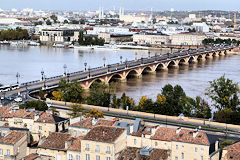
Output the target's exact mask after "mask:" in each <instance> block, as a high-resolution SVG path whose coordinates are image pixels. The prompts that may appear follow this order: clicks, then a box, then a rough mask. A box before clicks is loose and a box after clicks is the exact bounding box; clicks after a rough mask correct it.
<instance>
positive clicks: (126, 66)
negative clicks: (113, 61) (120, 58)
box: [125, 58, 128, 68]
mask: <svg viewBox="0 0 240 160" xmlns="http://www.w3.org/2000/svg"><path fill="white" fill-rule="evenodd" d="M127 61H128V60H127V58H126V60H125V64H126V68H127V67H128V66H127Z"/></svg>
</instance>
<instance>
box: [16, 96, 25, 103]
mask: <svg viewBox="0 0 240 160" xmlns="http://www.w3.org/2000/svg"><path fill="white" fill-rule="evenodd" d="M14 101H15V102H18V103H19V102H22V101H23V100H22V98H21V97H17V98H15V99H14Z"/></svg>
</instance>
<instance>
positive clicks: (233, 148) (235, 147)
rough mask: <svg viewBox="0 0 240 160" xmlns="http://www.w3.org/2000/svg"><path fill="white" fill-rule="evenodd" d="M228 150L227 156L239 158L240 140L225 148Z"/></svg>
mask: <svg viewBox="0 0 240 160" xmlns="http://www.w3.org/2000/svg"><path fill="white" fill-rule="evenodd" d="M223 149H224V150H227V154H226V158H227V159H231V160H239V157H240V142H237V143H234V144H232V145H230V146H227V147H225V148H223Z"/></svg>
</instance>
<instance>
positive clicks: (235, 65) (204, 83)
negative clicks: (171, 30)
mask: <svg viewBox="0 0 240 160" xmlns="http://www.w3.org/2000/svg"><path fill="white" fill-rule="evenodd" d="M151 54H152V55H154V54H155V53H151ZM120 56H122V57H123V58H122V60H123V61H125V60H126V59H128V60H133V59H135V58H136V57H137V58H141V57H147V56H148V51H145V50H119V51H98V52H96V51H78V50H74V49H64V48H51V47H27V48H14V47H10V46H0V57H1V61H0V83H2V84H13V83H16V73H17V72H18V73H19V74H20V79H19V81H20V83H22V82H26V81H31V80H37V79H40V78H41V70H44V72H45V75H46V76H47V77H50V76H55V75H60V74H63V72H64V69H63V65H64V64H66V65H67V71H68V72H74V71H79V70H83V69H84V63H85V62H87V63H88V64H87V67H89V66H90V67H91V68H92V67H99V66H102V65H103V64H104V60H103V58H104V57H105V58H106V62H105V63H106V64H112V63H117V62H119V61H120ZM239 62H240V56H236V55H232V56H227V57H219V58H215V59H213V60H210V61H206V62H205V63H202V64H195V65H190V66H189V67H180V68H179V69H169V70H168V71H157V72H156V73H155V74H145V75H143V76H142V78H131V79H128V80H127V81H126V82H121V83H120V84H119V88H118V90H117V95H118V96H120V95H121V94H122V93H123V92H125V93H126V94H127V95H128V96H130V97H133V98H134V99H135V100H136V101H138V100H139V98H140V97H141V96H147V97H149V98H152V99H153V100H155V99H156V95H157V94H158V93H160V92H161V89H162V87H163V86H164V85H166V84H172V85H176V84H179V85H181V86H182V87H183V89H184V90H185V92H186V94H187V95H188V96H191V97H195V96H198V95H199V96H204V93H205V89H206V88H207V87H208V86H209V81H212V80H214V79H216V78H219V77H220V76H222V75H223V74H225V75H226V77H227V78H230V79H232V80H233V81H235V82H240V79H239V74H240V67H239Z"/></svg>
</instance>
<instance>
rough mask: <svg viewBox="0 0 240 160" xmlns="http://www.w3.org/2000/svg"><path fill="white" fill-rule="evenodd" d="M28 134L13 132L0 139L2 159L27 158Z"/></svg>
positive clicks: (17, 159) (0, 157)
mask: <svg viewBox="0 0 240 160" xmlns="http://www.w3.org/2000/svg"><path fill="white" fill-rule="evenodd" d="M27 144H28V133H27V132H18V131H12V132H9V133H8V134H7V135H5V136H4V137H2V138H1V139H0V159H1V160H19V159H21V158H23V157H24V156H26V154H27Z"/></svg>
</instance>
